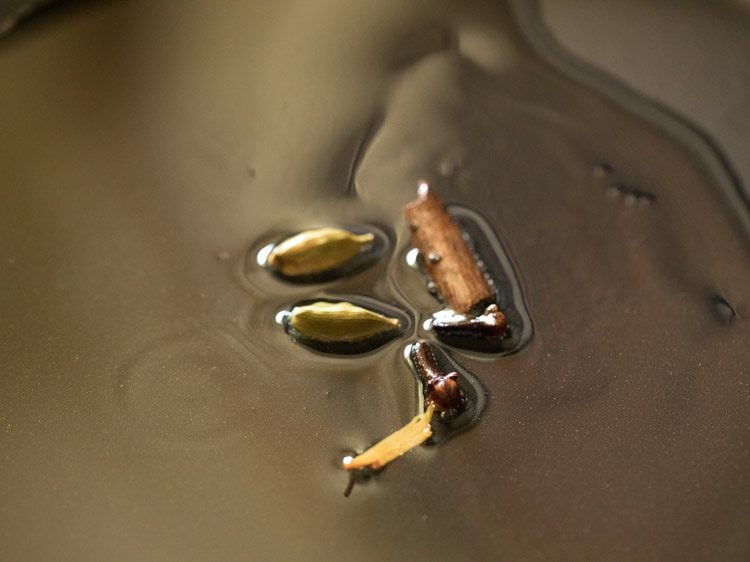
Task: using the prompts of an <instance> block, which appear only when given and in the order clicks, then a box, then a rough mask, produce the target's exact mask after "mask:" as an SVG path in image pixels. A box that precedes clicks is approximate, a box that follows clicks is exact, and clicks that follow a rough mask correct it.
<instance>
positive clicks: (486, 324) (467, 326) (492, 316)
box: [431, 304, 508, 341]
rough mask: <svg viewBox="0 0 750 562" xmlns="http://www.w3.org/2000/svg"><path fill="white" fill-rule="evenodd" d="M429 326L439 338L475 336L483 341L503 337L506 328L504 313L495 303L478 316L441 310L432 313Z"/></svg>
mask: <svg viewBox="0 0 750 562" xmlns="http://www.w3.org/2000/svg"><path fill="white" fill-rule="evenodd" d="M431 326H432V329H433V330H434V331H435V333H436V334H437V335H438V337H439V338H441V339H451V338H477V339H482V340H485V341H487V340H490V341H491V340H497V339H500V338H503V337H504V336H505V333H506V331H507V328H508V326H507V322H506V320H505V315H504V314H503V313H502V312H500V309H498V307H497V305H496V304H491V305H490V306H488V307H487V308H486V309H485V311H484V312H483V313H482V314H480V315H479V316H466V315H463V314H456V313H455V312H453V311H452V310H441V311H439V312H436V313H435V314H433V315H432V322H431Z"/></svg>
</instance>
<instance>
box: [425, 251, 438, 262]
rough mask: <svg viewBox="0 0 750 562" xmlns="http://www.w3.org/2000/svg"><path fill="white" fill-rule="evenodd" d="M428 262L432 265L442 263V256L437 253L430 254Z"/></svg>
mask: <svg viewBox="0 0 750 562" xmlns="http://www.w3.org/2000/svg"><path fill="white" fill-rule="evenodd" d="M427 261H429V262H430V263H431V264H433V265H434V264H436V263H440V254H436V253H435V252H430V253H429V255H428V256H427Z"/></svg>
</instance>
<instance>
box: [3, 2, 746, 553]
mask: <svg viewBox="0 0 750 562" xmlns="http://www.w3.org/2000/svg"><path fill="white" fill-rule="evenodd" d="M526 32H527V31H522V30H521V29H520V28H519V27H518V26H517V25H516V24H515V23H514V21H513V18H512V17H511V12H510V10H509V9H506V8H503V7H497V6H495V5H494V4H492V3H488V4H487V5H484V4H479V3H477V4H461V5H459V4H456V5H455V6H453V7H451V6H449V5H447V4H443V3H440V4H436V3H431V4H430V5H429V6H428V5H425V6H423V7H421V8H420V7H412V8H404V6H402V4H401V3H386V4H382V3H374V4H372V5H369V6H365V5H357V6H350V5H349V4H348V3H343V2H334V3H331V4H329V5H325V6H320V5H317V4H315V3H310V4H308V3H299V4H296V5H295V6H294V9H291V8H288V7H287V8H285V9H282V8H277V7H272V6H271V4H267V5H266V4H264V5H263V6H256V7H252V6H251V5H250V4H249V3H243V2H239V3H232V2H226V3H224V2H222V3H215V2H214V3H208V4H202V5H198V4H197V3H196V4H192V3H191V4H190V5H189V6H186V5H185V4H184V3H178V2H131V3H101V4H98V3H81V4H74V5H73V6H72V7H70V8H68V9H59V10H57V11H54V12H52V13H50V14H48V15H47V16H45V17H44V18H42V19H41V20H38V21H36V22H34V21H32V22H30V23H29V24H28V29H24V28H21V29H20V30H18V31H17V32H15V33H14V34H11V35H10V36H8V37H6V38H4V39H3V40H2V41H0V77H2V78H0V107H2V108H3V110H2V112H0V148H1V149H2V150H0V166H1V167H2V170H3V177H4V180H3V187H2V192H3V196H4V200H5V203H4V204H3V205H0V239H1V240H3V241H4V242H3V250H2V255H1V257H2V260H3V261H2V266H1V268H0V299H2V300H1V301H0V364H2V365H3V376H2V378H1V379H0V385H1V386H0V424H1V425H0V436H1V437H0V443H1V444H2V446H1V448H0V453H2V454H0V469H1V470H0V473H1V474H2V475H3V477H2V481H1V482H0V498H1V499H2V501H0V558H2V559H12V560H17V559H40V558H41V559H49V558H55V559H70V560H87V559H91V560H101V559H128V560H133V559H179V560H191V559H196V560H197V559H224V560H226V559H248V558H250V559H252V558H255V559H269V558H273V559H295V558H296V559H299V558H307V559H335V558H341V557H343V558H360V559H365V560H376V559H377V560H383V559H411V560H419V559H428V558H433V559H434V558H435V557H437V558H448V557H450V558H456V559H462V558H474V559H490V558H492V559H495V558H498V557H500V558H503V557H505V558H508V559H548V558H550V557H555V558H575V557H584V558H586V557H588V558H595V559H618V558H632V559H644V558H653V559H669V558H680V559H684V558H693V557H702V558H709V559H717V558H718V559H722V558H723V559H726V558H737V559H742V558H743V557H746V556H747V555H748V553H749V552H750V539H749V538H748V536H747V528H748V527H749V526H750V513H749V512H748V508H747V498H748V494H749V493H750V476H749V475H750V470H749V468H750V467H749V466H748V464H749V461H750V459H749V458H748V445H749V444H748V437H747V436H748V430H747V428H748V423H749V420H750V408H749V406H750V398H749V396H750V395H749V390H748V379H747V373H748V371H750V347H748V345H747V344H748V341H750V328H748V325H747V322H746V320H745V317H746V316H747V315H748V304H747V303H748V287H749V286H750V283H749V281H750V257H749V252H748V250H749V245H748V234H747V230H746V225H747V224H748V212H747V208H746V207H744V206H742V205H741V204H740V200H739V198H738V197H737V196H736V192H735V187H734V186H733V185H732V184H731V183H730V182H729V181H728V180H727V174H726V173H724V172H722V171H721V170H717V168H716V167H715V166H714V165H713V164H711V163H712V162H713V160H712V158H713V155H712V153H711V152H710V151H708V150H707V149H699V148H695V147H696V146H701V145H697V144H696V143H695V142H694V139H693V140H691V139H687V138H682V137H680V136H679V135H677V134H676V133H675V131H679V129H675V128H674V127H672V126H671V125H670V123H671V122H669V121H667V120H665V121H664V122H663V123H662V122H661V121H658V120H656V121H654V120H647V119H646V118H645V117H644V114H643V112H641V111H640V110H639V109H638V107H639V106H638V105H637V104H636V103H634V104H633V105H632V106H627V107H626V106H623V105H622V104H621V103H619V101H616V99H615V98H616V96H615V98H613V97H610V95H609V94H603V93H600V92H599V91H598V90H596V89H595V88H594V86H592V85H590V84H589V85H587V84H586V83H584V82H581V81H580V80H579V79H578V77H577V76H573V75H571V74H569V73H568V70H567V69H566V68H565V66H564V65H563V64H562V62H561V61H560V60H557V59H549V60H548V59H546V58H542V57H541V56H540V55H539V54H537V52H536V51H535V50H534V49H533V48H532V46H531V45H532V44H533V45H536V46H537V47H538V46H539V45H538V39H539V38H538V37H537V38H536V39H535V38H534V37H533V36H527V35H526ZM8 77H10V78H8ZM638 103H640V102H638ZM603 164H606V166H604V165H603ZM422 178H425V179H427V180H429V181H431V182H432V184H433V185H434V186H435V187H436V188H437V189H439V190H440V193H441V195H442V196H443V198H444V199H445V200H446V201H447V202H449V203H455V204H458V205H461V206H466V207H470V208H472V209H475V210H477V211H478V212H479V213H480V214H481V216H482V217H483V218H484V219H485V220H486V221H487V222H488V223H489V224H490V225H491V226H492V228H493V229H494V230H495V234H496V235H497V236H498V238H499V239H500V241H501V242H502V244H503V247H504V248H505V249H506V250H507V252H508V255H509V256H510V259H511V261H512V265H513V268H514V270H515V271H516V272H517V273H518V275H519V278H520V284H521V288H522V291H523V296H524V300H525V302H526V304H527V307H528V312H529V315H530V317H531V320H532V321H533V325H534V337H533V339H532V340H531V341H530V342H529V343H528V344H527V345H526V346H525V347H524V348H523V349H522V350H521V351H520V352H518V353H516V354H512V355H508V356H504V357H489V358H488V357H487V356H480V355H477V354H470V353H462V352H458V351H453V350H451V351H450V354H451V357H452V358H453V359H454V360H455V361H456V362H457V363H458V364H460V365H461V366H462V367H463V368H465V369H466V370H468V371H469V372H471V373H473V374H474V375H476V376H477V378H478V379H480V380H481V382H482V384H483V385H484V386H485V388H486V389H487V391H488V393H489V403H488V405H487V407H486V408H485V410H484V412H483V417H482V419H481V421H480V423H478V424H477V425H476V426H475V427H474V428H473V429H472V430H471V431H469V432H466V433H464V434H461V435H459V436H457V437H456V438H454V439H451V440H450V441H449V442H447V443H446V444H445V445H444V446H441V447H430V448H421V449H419V450H417V451H414V452H412V453H410V454H409V455H407V456H405V457H404V458H402V459H400V460H398V461H397V462H395V463H394V464H393V465H392V466H390V467H388V469H387V470H386V471H384V472H383V473H382V474H379V475H378V476H377V477H376V478H374V479H371V481H370V482H368V483H367V485H363V486H359V487H357V489H355V491H354V493H353V494H352V496H351V497H350V498H348V499H345V498H344V497H343V496H342V491H343V489H344V487H345V486H346V475H345V474H344V473H343V471H342V470H341V469H340V468H339V466H338V463H339V462H340V460H341V457H342V456H343V452H344V451H348V450H351V449H361V448H362V447H364V446H366V445H367V444H368V443H371V442H372V441H374V440H375V439H377V438H379V437H382V436H384V435H386V434H388V433H390V432H391V431H393V430H394V429H396V428H397V427H400V426H401V425H403V424H404V423H405V422H406V421H408V420H409V419H410V418H411V416H412V415H413V414H414V412H415V407H416V396H417V395H416V387H415V381H414V378H413V376H412V375H411V373H410V372H409V369H408V366H407V365H406V363H405V361H404V359H403V356H402V355H403V348H404V346H405V345H406V344H407V343H408V342H409V341H413V340H414V339H416V338H417V337H425V336H426V334H425V333H424V331H423V329H422V327H421V320H423V319H424V315H425V314H426V313H427V312H430V311H433V310H434V309H435V305H436V303H435V301H434V299H433V298H432V297H431V296H430V295H429V293H428V292H427V291H425V290H424V282H423V280H422V279H421V278H420V277H419V275H417V274H415V272H414V271H413V270H411V269H409V268H408V267H407V266H406V264H405V261H404V253H405V252H406V250H407V247H408V232H407V230H406V228H405V225H404V223H403V220H402V218H401V208H402V206H403V205H404V204H405V203H406V202H408V201H410V200H411V199H413V196H414V189H415V186H416V182H417V180H419V179H422ZM623 186H624V187H625V189H623ZM644 193H647V194H649V196H648V197H641V196H638V195H639V194H644ZM342 223H347V224H376V225H382V226H383V227H384V229H386V230H389V231H393V232H394V233H395V240H394V241H393V242H394V246H393V248H392V249H391V251H390V253H389V254H388V257H387V258H386V259H384V260H382V261H380V262H379V263H377V264H375V265H374V266H373V267H370V268H369V269H366V270H364V271H361V272H360V273H358V274H356V275H354V276H352V277H351V278H346V279H344V280H342V281H337V282H334V283H329V284H319V285H313V286H308V285H294V284H289V283H285V282H283V281H282V280H278V279H275V278H273V277H272V276H269V275H268V274H267V272H266V271H264V270H263V269H262V268H260V267H258V268H257V269H255V270H252V271H250V272H247V271H246V267H245V257H246V255H247V252H248V250H249V249H250V248H251V247H253V245H254V244H255V243H256V241H258V240H259V239H261V238H263V237H264V236H268V235H269V233H274V232H277V233H279V234H283V233H286V232H294V231H297V230H301V229H304V228H308V227H312V226H320V225H324V224H342ZM227 258H228V259H227ZM346 294H361V295H364V296H368V297H375V298H377V299H379V300H381V301H383V302H386V303H388V304H392V305H394V306H398V307H400V308H402V309H403V310H405V311H407V312H408V313H409V314H411V315H413V316H414V317H415V319H416V321H415V323H414V328H413V330H412V333H407V334H404V336H403V337H402V338H401V339H397V340H395V341H393V342H391V343H389V344H386V345H385V346H384V347H382V348H381V349H379V350H378V351H376V352H374V353H371V354H368V355H364V356H354V357H346V358H331V357H327V356H322V355H317V354H314V353H311V352H310V351H309V350H307V349H305V348H302V347H301V346H296V345H293V344H292V343H291V342H290V341H289V338H288V337H287V336H286V334H284V331H283V329H281V328H280V327H279V326H278V325H277V324H276V323H275V321H274V317H275V315H276V313H277V312H278V311H279V310H282V309H284V308H287V307H288V306H289V305H291V304H293V303H295V302H298V301H302V300H305V299H310V298H317V297H323V298H336V296H337V295H346ZM446 522H447V523H446Z"/></svg>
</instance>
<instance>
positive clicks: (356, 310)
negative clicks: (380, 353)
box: [289, 301, 399, 343]
mask: <svg viewBox="0 0 750 562" xmlns="http://www.w3.org/2000/svg"><path fill="white" fill-rule="evenodd" d="M398 326H399V323H398V319H397V318H391V317H389V316H384V315H382V314H380V313H378V312H375V311H373V310H369V309H367V308H362V307H361V306H357V305H355V304H352V303H350V302H324V301H318V302H314V303H311V304H307V305H301V306H295V307H294V308H292V311H291V313H290V315H289V327H290V328H291V329H292V330H294V332H295V333H296V334H297V335H299V336H300V337H301V338H305V339H309V340H315V341H319V342H332V343H353V342H359V341H362V340H366V339H369V338H374V337H376V336H382V335H385V334H387V333H388V332H394V331H395V330H398Z"/></svg>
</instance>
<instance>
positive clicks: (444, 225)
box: [404, 182, 494, 314]
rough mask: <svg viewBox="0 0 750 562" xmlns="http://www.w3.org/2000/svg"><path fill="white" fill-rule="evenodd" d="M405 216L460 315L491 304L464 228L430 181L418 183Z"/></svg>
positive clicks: (431, 271) (439, 287) (413, 237)
mask: <svg viewBox="0 0 750 562" xmlns="http://www.w3.org/2000/svg"><path fill="white" fill-rule="evenodd" d="M404 216H405V217H406V221H407V222H408V223H409V228H410V229H411V241H412V244H413V245H414V246H415V247H416V248H417V249H418V250H419V254H420V256H421V259H422V263H423V264H424V268H425V271H426V272H427V274H428V275H429V276H430V278H431V279H432V281H433V282H434V283H435V286H436V288H437V290H438V293H439V294H440V296H441V297H442V299H443V302H444V303H445V304H446V305H448V306H449V307H450V308H452V309H453V310H454V311H456V312H458V313H461V314H475V313H479V312H480V311H482V310H484V308H485V307H486V306H487V305H489V304H490V303H492V301H493V300H494V294H493V292H492V289H491V288H490V286H489V283H487V279H485V277H484V273H482V270H481V269H479V266H478V265H477V263H476V260H475V259H474V256H473V255H472V253H471V250H470V249H469V246H468V244H467V243H466V240H464V238H463V235H462V233H461V230H460V229H459V228H458V226H457V225H456V223H455V222H453V219H452V218H451V217H450V215H449V214H448V211H447V210H446V209H445V205H443V202H442V201H441V200H440V198H439V197H438V196H437V195H436V194H435V191H434V190H433V189H431V188H430V187H429V185H427V183H424V182H422V183H420V184H419V190H418V197H417V199H416V201H413V202H411V203H409V204H408V205H407V206H406V207H405V208H404Z"/></svg>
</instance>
